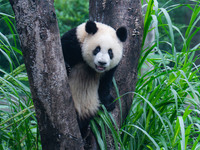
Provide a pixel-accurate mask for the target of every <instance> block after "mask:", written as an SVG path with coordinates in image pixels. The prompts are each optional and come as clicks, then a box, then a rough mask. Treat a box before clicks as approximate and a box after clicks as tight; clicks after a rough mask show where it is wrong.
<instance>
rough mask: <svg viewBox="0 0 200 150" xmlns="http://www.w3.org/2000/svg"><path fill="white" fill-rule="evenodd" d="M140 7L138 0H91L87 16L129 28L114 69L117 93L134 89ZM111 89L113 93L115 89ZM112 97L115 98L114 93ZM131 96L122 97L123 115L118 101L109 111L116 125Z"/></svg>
mask: <svg viewBox="0 0 200 150" xmlns="http://www.w3.org/2000/svg"><path fill="white" fill-rule="evenodd" d="M141 8H142V7H141V2H140V0H128V1H127V0H126V1H124V0H90V8H89V12H90V20H94V21H99V22H103V23H105V24H108V25H110V26H112V27H114V28H115V29H117V28H119V27H120V26H125V27H126V28H127V30H128V39H127V41H126V42H125V44H124V57H123V58H122V61H121V63H120V65H119V67H118V68H117V72H116V73H115V80H116V82H117V85H118V89H119V92H120V95H123V94H125V93H127V92H133V91H134V90H135V85H136V82H137V66H138V61H139V57H140V51H141V45H142V35H143V18H142V11H141ZM112 93H115V90H114V89H113V92H112ZM115 97H116V98H117V96H116V94H115ZM132 99H133V94H127V95H126V96H123V97H122V98H121V102H122V103H121V104H122V118H121V116H120V109H119V105H116V106H117V108H116V109H115V110H114V111H113V113H112V114H113V116H114V118H115V120H116V122H117V124H118V126H119V127H120V125H121V123H122V122H123V121H124V120H125V118H126V116H127V115H128V113H129V110H130V107H131V104H132ZM110 149H112V148H110Z"/></svg>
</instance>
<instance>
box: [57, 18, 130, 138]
mask: <svg viewBox="0 0 200 150" xmlns="http://www.w3.org/2000/svg"><path fill="white" fill-rule="evenodd" d="M126 38H127V30H126V28H125V27H120V28H118V29H117V30H114V29H113V28H112V27H110V26H108V25H106V24H103V23H100V22H94V21H87V22H86V23H83V24H81V25H79V26H77V27H76V28H74V29H72V30H70V31H68V32H66V33H65V34H64V35H63V36H62V38H61V43H62V50H63V55H64V60H65V64H66V69H67V74H68V78H69V85H70V89H71V93H72V98H73V101H74V105H75V109H76V112H77V114H78V123H79V127H80V130H81V133H82V136H84V134H85V132H86V130H87V127H88V124H89V120H90V119H91V118H92V117H94V116H95V114H96V113H97V111H98V110H99V108H100V104H103V105H105V107H106V108H107V110H108V111H111V110H113V109H114V108H115V106H114V102H113V101H114V98H113V97H112V96H111V95H110V88H111V86H112V78H113V75H114V72H115V70H116V68H117V66H118V64H119V62H120V60H121V59H122V55H123V42H125V41H126Z"/></svg>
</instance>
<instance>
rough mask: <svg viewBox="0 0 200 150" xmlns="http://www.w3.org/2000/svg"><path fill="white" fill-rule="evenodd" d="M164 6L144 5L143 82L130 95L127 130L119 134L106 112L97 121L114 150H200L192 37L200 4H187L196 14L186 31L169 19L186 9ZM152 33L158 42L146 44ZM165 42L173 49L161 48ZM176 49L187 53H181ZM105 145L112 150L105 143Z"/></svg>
mask: <svg viewBox="0 0 200 150" xmlns="http://www.w3.org/2000/svg"><path fill="white" fill-rule="evenodd" d="M161 6H162V7H160V5H159V3H158V2H157V1H156V0H149V1H148V3H147V4H146V5H143V8H146V9H147V10H146V14H145V18H144V37H143V45H142V46H143V49H142V54H141V59H140V63H139V66H138V71H139V72H138V82H137V85H136V89H135V92H130V93H134V98H133V103H132V108H131V110H130V113H129V115H128V116H127V118H126V120H125V122H124V123H123V126H122V127H121V128H120V129H119V128H118V127H117V125H116V123H115V121H114V120H113V118H112V116H111V115H110V114H109V113H108V112H107V111H106V110H104V113H101V112H100V113H99V116H100V118H99V119H95V121H96V122H97V123H98V124H99V126H100V128H101V129H102V130H101V132H102V134H103V135H105V133H104V132H108V131H109V132H111V134H112V136H113V138H114V147H115V149H118V147H119V145H120V147H121V149H124V150H127V149H131V150H147V149H151V150H155V149H156V150H164V149H165V150H171V149H174V150H175V149H176V150H185V149H193V150H194V149H199V148H200V144H199V143H200V136H199V134H200V121H199V116H200V111H199V109H200V100H199V99H200V81H199V68H200V65H196V64H195V61H196V60H197V59H199V56H196V55H195V52H196V51H198V50H200V47H199V46H200V44H197V45H195V46H193V47H191V42H192V40H193V37H194V35H195V34H196V33H197V32H198V31H199V27H198V26H197V23H199V15H200V9H199V2H198V1H196V4H195V5H194V3H192V4H187V5H185V4H184V7H185V6H186V7H188V8H190V9H191V10H192V15H191V19H190V22H189V25H188V26H187V28H186V29H185V30H184V32H183V30H180V29H179V27H177V26H175V25H174V24H173V19H172V18H171V17H170V12H172V11H174V10H176V9H177V10H178V9H179V8H181V7H183V5H182V4H177V5H170V6H169V5H168V4H165V5H161ZM152 26H153V28H152ZM185 27H186V26H185ZM152 30H153V31H154V33H155V40H154V41H153V42H152V43H146V42H145V41H146V39H147V35H148V33H149V32H150V31H152ZM175 34H176V36H177V35H178V36H179V39H181V42H179V44H180V43H181V44H182V45H181V46H180V45H176V42H175V36H174V35H175ZM163 36H165V37H167V38H163ZM163 43H165V44H167V45H168V46H167V47H163V46H161V45H162V44H163ZM146 44H148V45H146ZM177 46H179V47H182V49H181V50H179V51H177V48H176V47H177ZM125 94H129V93H125ZM125 94H124V95H125ZM122 96H123V95H122ZM102 122H104V124H103V123H102ZM94 132H95V130H94ZM103 135H102V136H101V135H99V134H98V139H100V137H102V139H103ZM102 141H105V140H102ZM116 143H118V144H116ZM101 144H102V142H101ZM103 145H104V146H103V147H104V148H106V147H107V143H106V142H104V143H103ZM106 149H107V148H106Z"/></svg>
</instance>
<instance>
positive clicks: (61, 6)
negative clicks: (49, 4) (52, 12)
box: [54, 0, 89, 35]
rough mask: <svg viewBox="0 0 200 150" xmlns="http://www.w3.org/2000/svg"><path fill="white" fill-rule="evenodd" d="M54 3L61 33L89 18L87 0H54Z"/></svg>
mask: <svg viewBox="0 0 200 150" xmlns="http://www.w3.org/2000/svg"><path fill="white" fill-rule="evenodd" d="M54 3H55V9H56V15H57V19H58V25H59V29H60V33H61V35H62V34H64V33H65V32H67V31H69V30H70V29H72V28H74V27H76V26H78V25H79V24H81V23H83V22H85V21H86V20H88V18H89V10H88V8H89V1H88V0H81V1H80V0H67V1H66V0H55V2H54Z"/></svg>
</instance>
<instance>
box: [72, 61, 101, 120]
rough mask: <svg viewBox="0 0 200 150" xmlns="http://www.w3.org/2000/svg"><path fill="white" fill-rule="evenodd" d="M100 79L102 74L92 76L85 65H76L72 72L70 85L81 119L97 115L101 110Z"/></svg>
mask: <svg viewBox="0 0 200 150" xmlns="http://www.w3.org/2000/svg"><path fill="white" fill-rule="evenodd" d="M99 78H100V74H98V73H95V74H91V73H90V72H88V68H87V66H86V65H85V64H83V63H81V64H78V65H76V66H75V67H74V68H73V69H72V70H71V73H70V76H69V85H70V88H71V92H72V96H73V100H74V105H75V108H76V111H77V112H78V114H79V117H80V118H88V117H90V116H93V115H95V113H96V112H97V110H98V108H99V97H98V87H99Z"/></svg>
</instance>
